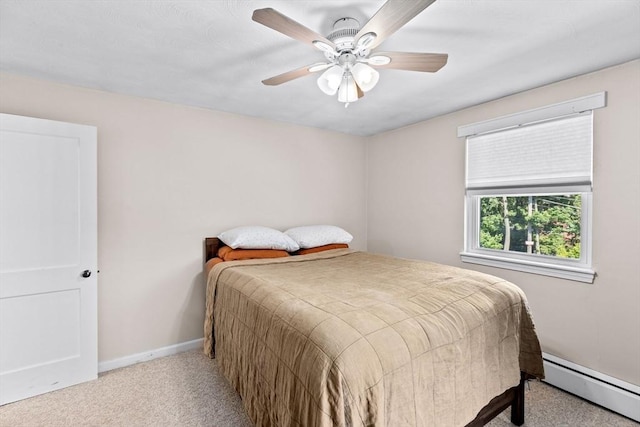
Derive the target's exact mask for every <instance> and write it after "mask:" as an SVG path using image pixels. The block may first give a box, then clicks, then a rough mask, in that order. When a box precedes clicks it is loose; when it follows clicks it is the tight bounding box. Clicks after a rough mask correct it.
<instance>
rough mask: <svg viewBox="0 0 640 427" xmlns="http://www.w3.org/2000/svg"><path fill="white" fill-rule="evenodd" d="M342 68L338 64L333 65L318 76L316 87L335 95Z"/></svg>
mask: <svg viewBox="0 0 640 427" xmlns="http://www.w3.org/2000/svg"><path fill="white" fill-rule="evenodd" d="M343 74H344V70H343V69H342V67H340V66H339V65H334V66H333V67H331V68H329V69H328V70H327V71H325V72H324V73H322V75H320V77H318V87H319V88H320V90H321V91H323V92H324V93H326V94H327V95H335V94H336V92H337V91H338V88H339V87H340V84H341V83H342V81H343V79H342V76H343Z"/></svg>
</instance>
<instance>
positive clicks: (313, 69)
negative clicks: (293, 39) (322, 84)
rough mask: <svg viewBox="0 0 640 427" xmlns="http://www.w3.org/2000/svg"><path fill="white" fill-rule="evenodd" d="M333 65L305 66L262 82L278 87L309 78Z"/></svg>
mask: <svg viewBox="0 0 640 427" xmlns="http://www.w3.org/2000/svg"><path fill="white" fill-rule="evenodd" d="M332 65H333V64H331V63H328V64H323V63H318V64H311V65H305V66H304V67H301V68H298V69H296V70H291V71H287V72H286V73H282V74H278V75H277V76H273V77H271V78H268V79H265V80H263V81H262V83H263V84H265V85H267V86H277V85H280V84H282V83H286V82H288V81H291V80H295V79H298V78H300V77H304V76H307V75H309V74H312V73H317V72H318V71H323V70H326V69H327V68H329V67H330V66H332Z"/></svg>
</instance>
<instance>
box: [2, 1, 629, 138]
mask: <svg viewBox="0 0 640 427" xmlns="http://www.w3.org/2000/svg"><path fill="white" fill-rule="evenodd" d="M407 1H412V0H407ZM383 3H384V1H383V0H368V1H365V0H348V1H340V0H314V1H285V0H243V1H232V0H224V1H211V0H209V1H205V0H200V1H194V0H191V1H188V0H163V1H158V0H156V1H116V0H106V1H100V0H90V1H89V0H71V1H67V0H57V1H50V0H0V70H2V71H6V72H10V73H17V74H24V75H29V76H34V77H38V78H44V79H49V80H55V81H60V82H64V83H70V84H74V85H80V86H86V87H91V88H97V89H101V90H106V91H110V92H117V93H124V94H130V95H136V96H141V97H147V98H154V99H159V100H164V101H169V102H173V103H180V104H187V105H194V106H199V107H204V108H210V109H214V110H222V111H229V112H233V113H239V114H245V115H250V116H255V117H263V118H267V119H272V120H280V121H285V122H291V123H297V124H300V125H305V126H313V127H318V128H323V129H332V130H335V131H340V132H346V133H351V134H356V135H371V134H376V133H379V132H383V131H385V130H389V129H394V128H398V127H401V126H405V125H408V124H411V123H415V122H418V121H421V120H425V119H428V118H431V117H435V116H438V115H441V114H445V113H447V112H451V111H455V110H459V109H461V108H464V107H468V106H471V105H475V104H479V103H482V102H485V101H488V100H492V99H496V98H499V97H502V96H506V95H509V94H512V93H516V92H520V91H523V90H527V89H530V88H534V87H538V86H541V85H544V84H547V83H551V82H555V81H558V80H562V79H566V78H568V77H572V76H576V75H580V74H584V73H586V72H590V71H595V70H598V69H602V68H605V67H608V66H611V65H616V64H620V63H623V62H626V61H629V60H632V59H636V58H640V1H638V0H438V1H436V2H435V3H434V4H433V5H431V6H430V7H428V8H427V9H426V10H425V11H424V12H422V13H421V14H420V15H418V16H417V17H416V18H414V19H413V20H412V21H411V22H409V23H408V24H407V25H406V26H405V27H403V28H401V29H400V30H399V31H398V32H397V33H395V34H393V35H392V36H391V37H390V38H388V39H387V40H386V41H385V42H384V43H383V44H382V45H380V46H379V48H378V49H377V50H386V51H390V50H395V51H405V52H435V53H448V54H449V62H448V64H447V65H446V66H445V67H444V68H442V69H441V70H440V71H439V72H437V73H435V74H432V73H420V72H412V71H398V70H381V71H380V82H379V83H378V85H377V86H376V87H375V88H374V89H373V90H372V91H370V92H368V93H367V94H366V96H365V97H364V98H362V99H361V100H359V101H358V102H356V103H352V104H351V105H350V106H349V108H348V109H345V108H344V106H343V104H341V103H339V102H338V101H337V100H336V98H335V97H329V96H327V95H325V94H323V93H322V92H320V90H319V89H318V87H317V85H316V81H315V80H316V77H315V76H308V77H304V78H300V79H297V80H294V81H291V82H289V83H285V84H283V85H280V86H264V85H262V83H261V80H263V79H265V78H267V77H271V76H274V75H277V74H280V73H283V72H285V71H289V70H291V69H295V68H299V67H301V66H304V65H308V64H312V63H315V62H319V61H322V60H323V59H324V57H323V55H322V53H321V52H320V51H317V50H315V49H313V48H312V47H310V46H309V45H305V44H303V43H300V42H298V41H295V40H292V39H290V38H288V37H286V36H284V35H282V34H280V33H278V32H276V31H273V30H271V29H269V28H267V27H264V26H262V25H260V24H258V23H256V22H253V21H252V20H251V14H252V12H253V10H254V9H258V8H264V7H272V8H274V9H276V10H278V11H280V12H282V13H284V14H285V15H287V16H289V17H291V18H292V19H294V20H296V21H298V22H300V23H301V24H303V25H305V26H307V27H309V28H310V29H312V30H314V31H317V32H319V33H321V34H325V35H326V34H328V33H329V32H330V31H331V27H332V24H333V22H334V21H336V20H337V19H339V18H342V17H346V16H349V17H354V18H356V19H358V20H359V21H360V23H361V24H364V23H365V22H366V21H367V20H368V18H369V17H371V16H372V15H373V14H374V13H375V12H376V11H377V10H378V9H379V8H380V6H382V4H383Z"/></svg>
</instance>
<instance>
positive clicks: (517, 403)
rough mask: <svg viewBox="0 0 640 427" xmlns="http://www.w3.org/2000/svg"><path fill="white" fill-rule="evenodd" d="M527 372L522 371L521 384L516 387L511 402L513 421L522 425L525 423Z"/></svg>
mask: <svg viewBox="0 0 640 427" xmlns="http://www.w3.org/2000/svg"><path fill="white" fill-rule="evenodd" d="M525 379H526V376H525V373H524V372H521V373H520V384H518V387H517V388H516V395H515V397H514V398H513V403H512V404H511V423H513V424H515V425H517V426H521V425H522V424H524V383H525Z"/></svg>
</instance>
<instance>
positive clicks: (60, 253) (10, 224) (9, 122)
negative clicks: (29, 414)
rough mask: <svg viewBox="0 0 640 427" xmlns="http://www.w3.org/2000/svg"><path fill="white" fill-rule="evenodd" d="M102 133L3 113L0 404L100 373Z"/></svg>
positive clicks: (0, 127) (0, 130)
mask: <svg viewBox="0 0 640 427" xmlns="http://www.w3.org/2000/svg"><path fill="white" fill-rule="evenodd" d="M96 135H97V131H96V128H95V127H92V126H84V125H76V124H70V123H62V122H55V121H51V120H41V119H34V118H30V117H21V116H14V115H9V114H0V404H5V403H9V402H13V401H16V400H19V399H24V398H26V397H30V396H34V395H37V394H41V393H46V392H48V391H52V390H56V389H59V388H62V387H66V386H70V385H73V384H77V383H80V382H83V381H88V380H91V379H95V378H96V377H97V373H98V357H97V356H98V354H97V347H98V346H97V278H96V276H97V271H96V268H97V198H96V196H97V194H96V193H97V188H96V183H97V162H96V153H97V142H96V141H97V139H96ZM85 270H87V272H86V273H85V272H84V271H85ZM84 276H88V277H84Z"/></svg>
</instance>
